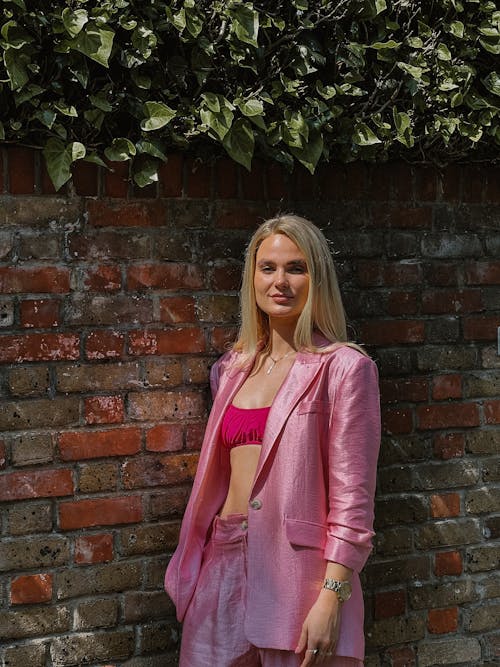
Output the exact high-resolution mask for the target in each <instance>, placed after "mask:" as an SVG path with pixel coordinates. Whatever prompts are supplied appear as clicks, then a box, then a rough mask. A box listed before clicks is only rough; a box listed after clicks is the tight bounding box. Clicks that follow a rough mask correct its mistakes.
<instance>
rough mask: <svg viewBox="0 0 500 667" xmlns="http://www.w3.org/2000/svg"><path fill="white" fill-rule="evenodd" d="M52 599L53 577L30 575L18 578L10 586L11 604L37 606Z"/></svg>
mask: <svg viewBox="0 0 500 667" xmlns="http://www.w3.org/2000/svg"><path fill="white" fill-rule="evenodd" d="M51 599H52V575H51V574H30V575H26V576H23V577H16V578H15V579H13V580H12V582H11V584H10V601H11V604H36V603H38V602H49V601H50V600H51Z"/></svg>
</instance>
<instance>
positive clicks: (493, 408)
mask: <svg viewBox="0 0 500 667" xmlns="http://www.w3.org/2000/svg"><path fill="white" fill-rule="evenodd" d="M483 406H484V420H485V422H486V423H487V424H500V401H484V404H483Z"/></svg>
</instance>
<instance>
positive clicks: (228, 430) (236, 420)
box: [221, 404, 271, 449]
mask: <svg viewBox="0 0 500 667" xmlns="http://www.w3.org/2000/svg"><path fill="white" fill-rule="evenodd" d="M270 409H271V406H268V407H265V408H237V407H236V406H235V405H233V404H231V405H229V407H228V409H227V410H226V414H225V415H224V418H223V420H222V426H221V436H222V445H223V446H224V447H226V448H227V449H233V447H239V446H241V445H261V444H262V439H263V437H264V429H265V427H266V421H267V416H268V414H269V410H270Z"/></svg>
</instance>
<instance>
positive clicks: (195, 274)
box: [127, 262, 203, 290]
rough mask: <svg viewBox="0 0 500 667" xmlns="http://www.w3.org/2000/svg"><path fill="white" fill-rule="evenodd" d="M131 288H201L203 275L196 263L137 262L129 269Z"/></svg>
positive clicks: (128, 281) (128, 279)
mask: <svg viewBox="0 0 500 667" xmlns="http://www.w3.org/2000/svg"><path fill="white" fill-rule="evenodd" d="M127 286H128V289H129V290H138V289H149V288H150V287H153V288H155V289H164V290H167V289H172V290H175V289H189V288H191V289H199V288H201V287H203V275H202V273H201V270H200V268H199V267H198V266H195V265H194V264H174V263H173V262H172V263H168V264H136V265H135V266H131V267H129V269H128V271H127Z"/></svg>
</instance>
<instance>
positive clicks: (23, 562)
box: [0, 535, 69, 636]
mask: <svg viewBox="0 0 500 667" xmlns="http://www.w3.org/2000/svg"><path fill="white" fill-rule="evenodd" d="M68 558H69V545H68V541H67V540H66V539H65V538H63V537H60V536H57V535H52V536H51V535H47V536H44V537H33V536H31V537H21V538H17V539H12V540H3V541H2V543H1V544H0V571H8V570H25V569H28V568H37V569H41V568H46V567H56V566H58V565H63V564H64V563H66V562H67V560H68ZM1 634H2V633H1V632H0V636H1Z"/></svg>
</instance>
